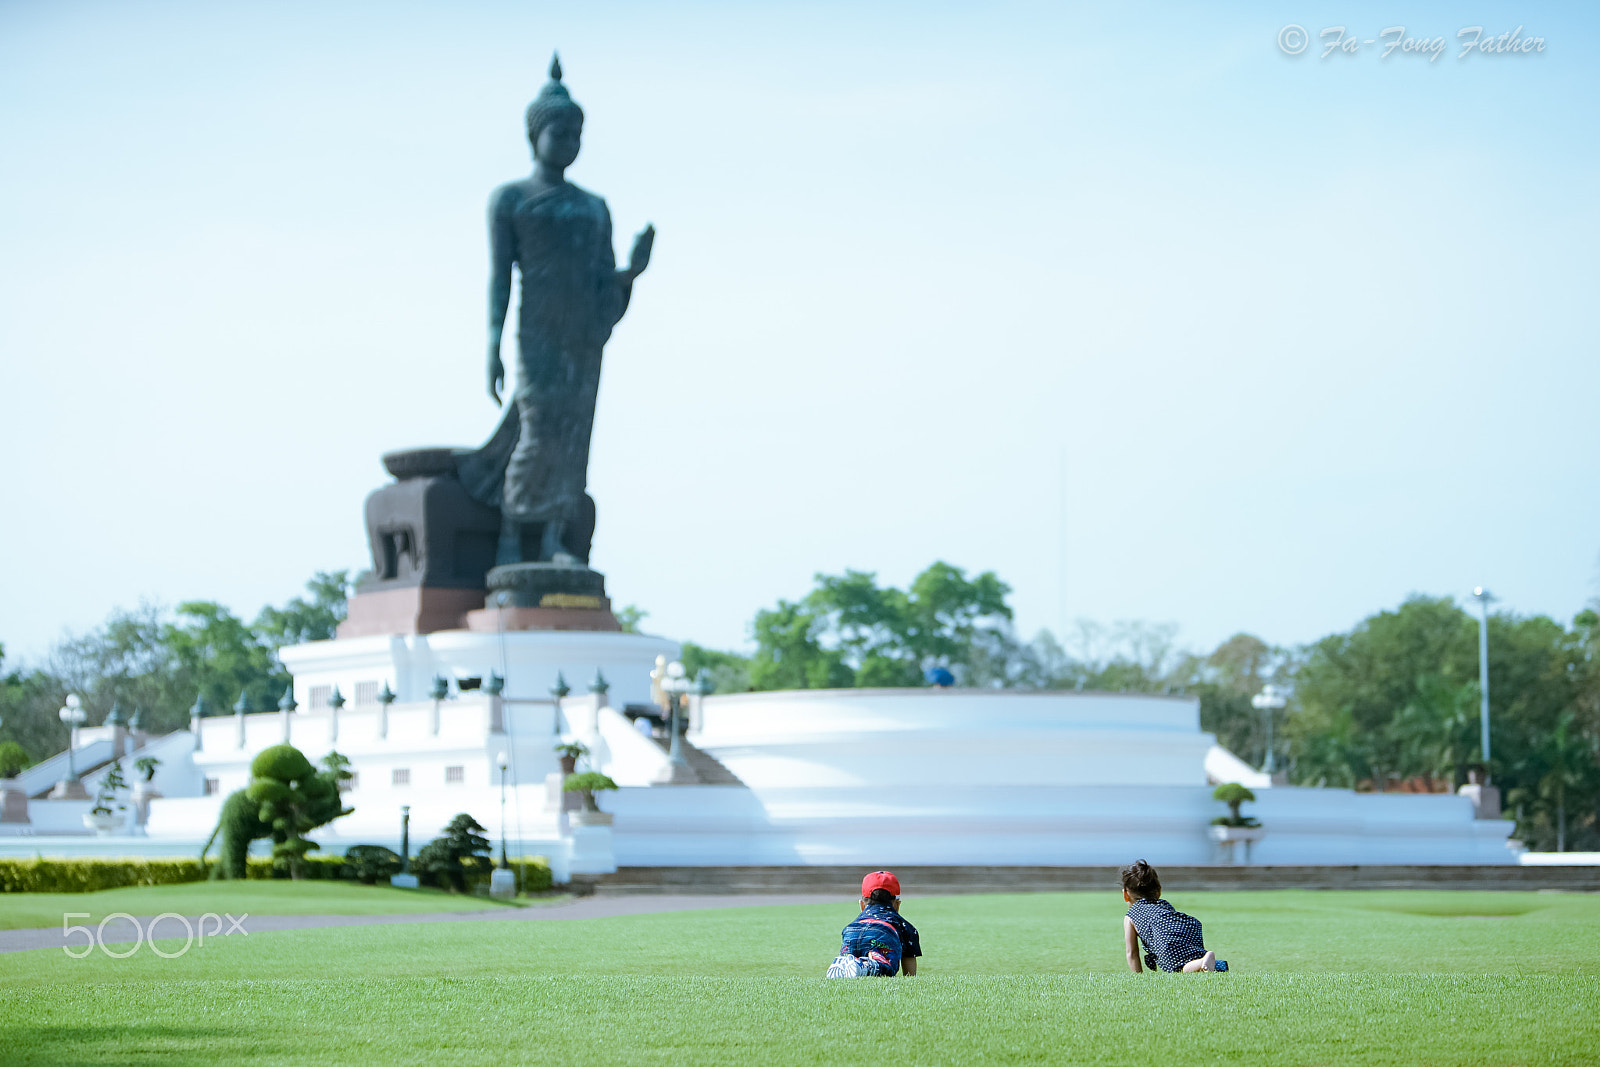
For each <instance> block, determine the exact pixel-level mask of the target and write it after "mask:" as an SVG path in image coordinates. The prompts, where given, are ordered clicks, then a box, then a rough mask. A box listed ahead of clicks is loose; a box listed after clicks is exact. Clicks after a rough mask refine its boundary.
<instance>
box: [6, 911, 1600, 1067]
mask: <svg viewBox="0 0 1600 1067" xmlns="http://www.w3.org/2000/svg"><path fill="white" fill-rule="evenodd" d="M212 888H214V889H215V888H216V887H212ZM238 888H239V890H240V891H241V892H247V891H249V889H250V888H251V887H249V886H248V885H242V886H239V887H238ZM222 889H223V893H222V896H223V897H224V898H225V896H226V893H227V892H229V891H232V890H233V889H234V887H233V886H226V887H222ZM106 895H108V894H106ZM1171 897H1172V900H1173V902H1174V904H1176V905H1177V906H1178V907H1179V908H1181V909H1184V910H1188V911H1191V912H1193V913H1194V914H1196V915H1197V916H1199V917H1200V918H1201V919H1202V920H1203V921H1204V922H1205V925H1206V940H1207V944H1208V946H1211V947H1214V948H1215V949H1217V950H1218V953H1219V955H1221V956H1222V957H1223V958H1225V959H1227V960H1228V961H1229V962H1230V963H1231V965H1232V966H1233V968H1234V970H1233V971H1232V972H1230V973H1228V974H1224V975H1160V974H1155V975H1151V974H1146V975H1139V976H1134V975H1130V974H1127V973H1126V971H1125V966H1124V964H1123V962H1122V958H1121V937H1120V922H1121V920H1120V915H1121V912H1122V910H1123V905H1122V902H1121V900H1120V898H1119V897H1118V896H1117V895H1116V894H1083V893H1062V894H1030V895H1016V896H984V897H947V898H927V899H918V898H915V897H908V899H907V900H906V903H905V908H904V911H905V914H906V917H907V918H909V919H910V920H911V921H912V922H914V923H915V924H917V926H918V928H919V929H920V930H921V932H922V937H923V944H924V948H925V950H926V951H927V956H926V957H925V958H924V960H923V961H922V973H921V974H920V975H919V976H918V977H916V978H912V979H876V980H865V981H834V982H830V981H827V980H824V979H822V978H819V977H817V976H818V975H819V974H820V973H821V971H822V969H823V967H824V966H826V964H827V961H828V960H829V959H830V958H831V957H832V955H833V953H834V951H835V950H836V949H837V946H838V930H839V928H840V927H841V926H843V925H844V923H845V922H846V921H847V920H848V919H849V917H850V913H851V911H852V910H853V908H852V905H851V904H850V903H848V902H841V903H840V904H839V905H838V906H832V905H807V906H798V907H782V908H778V907H773V908H750V909H737V910H729V911H722V912H716V911H712V912H705V911H702V912H681V913H676V914H662V915H642V916H629V917H619V918H610V919H588V920H575V921H570V922H506V923H498V922H486V923H465V924H456V923H439V924H429V925H404V926H385V927H366V928H340V929H323V930H306V931H294V932H284V933H273V934H258V935H254V936H252V937H249V938H242V937H238V936H234V937H231V938H228V939H225V940H221V941H213V942H210V943H208V944H207V945H206V947H205V948H204V949H203V950H201V949H198V948H197V949H194V950H192V951H190V952H189V953H188V954H187V955H185V956H184V957H182V958H180V959H174V960H165V959H161V958H159V957H157V956H155V955H153V954H152V953H151V952H150V951H149V949H148V947H146V948H144V949H141V951H139V952H138V953H137V954H136V955H134V956H133V957H132V958H130V959H127V960H113V959H108V958H105V957H104V956H102V955H100V954H98V953H96V954H95V955H93V956H91V957H89V958H87V959H84V960H71V959H68V958H66V956H65V955H64V954H63V953H62V952H60V951H59V950H53V949H52V950H42V951H35V952H24V953H13V954H9V955H0V1059H3V1061H4V1062H5V1063H41V1064H44V1063H49V1064H61V1063H73V1064H100V1063H145V1062H156V1061H158V1060H159V1061H161V1062H165V1063H179V1064H182V1063H202V1062H204V1063H209V1064H216V1063H224V1062H230V1061H237V1060H244V1059H250V1060H252V1061H253V1062H258V1063H356V1062H366V1061H373V1060H376V1061H380V1062H384V1063H427V1064H499V1063H508V1064H509V1063H559V1064H597V1063H646V1064H654V1063H660V1064H669V1063H670V1064H723V1063H727V1064H734V1063H737V1064H741V1065H762V1067H764V1065H767V1064H824V1063H844V1062H852V1061H854V1062H859V1061H862V1060H870V1061H878V1060H882V1061H885V1062H889V1063H903V1064H967V1063H1096V1064H1122V1063H1198V1062H1226V1063H1237V1064H1429V1065H1434V1064H1440V1065H1443V1064H1546V1063H1548V1064H1594V1063H1596V1062H1597V1061H1600V1019H1597V1008H1600V898H1597V897H1593V896H1582V895H1563V894H1527V893H1468V892H1462V893H1451V892H1437V893H1421V892H1417V893H1409V892H1393V893H1387V892H1371V893H1333V892H1322V893H1319V892H1299V891H1279V892H1256V893H1182V892H1174V893H1172V894H1171ZM77 899H78V900H80V901H81V900H83V899H84V897H82V896H80V897H78V898H77ZM207 906H208V907H209V909H210V910H215V911H224V910H228V908H229V904H228V902H227V901H226V900H225V899H221V898H213V900H212V901H211V902H210V903H209V904H208V905H207ZM75 910H83V908H81V907H80V908H77V909H75ZM233 910H235V912H237V911H238V910H241V909H239V908H238V907H237V906H234V909H233ZM429 910H433V909H429ZM95 914H96V915H97V916H98V915H99V914H101V909H99V907H98V906H96V911H95ZM58 921H59V920H58ZM179 943H180V944H181V941H180V942H179Z"/></svg>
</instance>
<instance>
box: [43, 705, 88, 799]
mask: <svg viewBox="0 0 1600 1067" xmlns="http://www.w3.org/2000/svg"><path fill="white" fill-rule="evenodd" d="M58 714H59V715H60V716H61V721H62V722H64V723H66V724H67V726H68V727H69V728H70V729H71V734H70V735H69V736H68V738H67V776H66V777H65V778H63V779H61V781H59V782H57V783H56V787H55V788H54V789H52V790H51V791H50V797H51V799H52V800H62V799H69V800H83V799H86V798H87V797H88V796H89V793H88V790H86V789H84V788H83V783H82V782H80V781H78V757H77V753H76V752H75V749H77V747H78V727H80V726H82V725H83V720H84V719H85V718H87V717H88V715H87V713H86V712H85V711H84V710H83V701H81V700H79V699H78V694H76V693H68V694H67V701H66V705H65V706H64V707H63V708H62V709H61V711H60V712H58Z"/></svg>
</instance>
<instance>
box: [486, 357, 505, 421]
mask: <svg viewBox="0 0 1600 1067" xmlns="http://www.w3.org/2000/svg"><path fill="white" fill-rule="evenodd" d="M499 348H500V345H499V343H498V342H497V343H496V344H495V345H494V347H492V348H490V349H489V399H490V400H493V401H494V406H495V407H499V406H500V390H501V389H504V388H505V384H506V365H505V364H504V363H502V362H500V352H499Z"/></svg>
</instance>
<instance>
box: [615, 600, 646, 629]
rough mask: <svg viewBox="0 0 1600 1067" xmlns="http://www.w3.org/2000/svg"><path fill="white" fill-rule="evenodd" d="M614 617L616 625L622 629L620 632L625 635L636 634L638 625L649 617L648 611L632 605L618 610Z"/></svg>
mask: <svg viewBox="0 0 1600 1067" xmlns="http://www.w3.org/2000/svg"><path fill="white" fill-rule="evenodd" d="M616 615H617V625H618V626H621V627H622V632H623V633H625V634H636V633H638V632H639V624H640V623H642V622H644V620H645V619H647V618H649V617H650V613H649V612H648V611H645V610H644V609H643V608H639V607H636V606H635V605H633V604H628V605H625V606H623V607H620V608H618V609H617V612H616Z"/></svg>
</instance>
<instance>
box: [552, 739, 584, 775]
mask: <svg viewBox="0 0 1600 1067" xmlns="http://www.w3.org/2000/svg"><path fill="white" fill-rule="evenodd" d="M555 754H556V758H557V759H559V760H560V761H561V773H562V774H571V773H572V772H573V771H575V770H577V769H578V760H580V759H582V758H583V757H584V756H587V755H588V754H589V748H588V746H587V745H584V744H581V743H580V742H577V741H566V742H563V743H562V744H559V745H557V746H556V747H555Z"/></svg>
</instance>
